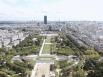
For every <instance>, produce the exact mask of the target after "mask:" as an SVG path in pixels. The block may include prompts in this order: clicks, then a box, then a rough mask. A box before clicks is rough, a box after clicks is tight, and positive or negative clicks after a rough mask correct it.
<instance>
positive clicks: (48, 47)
mask: <svg viewBox="0 0 103 77" xmlns="http://www.w3.org/2000/svg"><path fill="white" fill-rule="evenodd" d="M50 51H51V44H44V48H43V53H44V54H49V53H50Z"/></svg>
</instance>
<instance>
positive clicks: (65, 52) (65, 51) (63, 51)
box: [57, 48, 74, 55]
mask: <svg viewBox="0 0 103 77" xmlns="http://www.w3.org/2000/svg"><path fill="white" fill-rule="evenodd" d="M57 54H61V55H74V51H73V50H72V49H71V48H59V50H58V52H57Z"/></svg>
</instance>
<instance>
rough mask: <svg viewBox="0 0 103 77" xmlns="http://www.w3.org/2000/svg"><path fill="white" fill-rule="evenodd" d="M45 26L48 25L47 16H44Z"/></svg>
mask: <svg viewBox="0 0 103 77" xmlns="http://www.w3.org/2000/svg"><path fill="white" fill-rule="evenodd" d="M44 24H47V16H44Z"/></svg>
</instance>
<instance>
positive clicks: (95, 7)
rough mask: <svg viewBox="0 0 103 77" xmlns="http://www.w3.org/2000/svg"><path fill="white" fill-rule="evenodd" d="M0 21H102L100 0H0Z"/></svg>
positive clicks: (102, 2) (102, 12) (102, 4)
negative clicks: (44, 19) (46, 17)
mask: <svg viewBox="0 0 103 77" xmlns="http://www.w3.org/2000/svg"><path fill="white" fill-rule="evenodd" d="M0 6H1V7H0V21H4V20H15V21H16V20H19V21H21V20H40V21H43V16H44V15H47V16H48V20H50V21H52V20H54V21H55V20H56V21H58V20H61V21H69V20H92V21H103V11H102V7H103V1H102V0H95V1H94V0H76V1H75V0H22V1H21V0H0Z"/></svg>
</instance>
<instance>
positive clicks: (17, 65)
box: [0, 35, 42, 77]
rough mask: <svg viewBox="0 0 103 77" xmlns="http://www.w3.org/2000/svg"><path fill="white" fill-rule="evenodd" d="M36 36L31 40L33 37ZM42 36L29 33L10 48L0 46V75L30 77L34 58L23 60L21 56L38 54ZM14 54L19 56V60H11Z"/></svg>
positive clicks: (4, 76)
mask: <svg viewBox="0 0 103 77" xmlns="http://www.w3.org/2000/svg"><path fill="white" fill-rule="evenodd" d="M34 37H35V38H37V40H36V41H33V40H32V39H33V38H34ZM41 42H42V37H39V36H38V35H29V36H28V37H26V38H25V39H24V40H23V41H21V42H20V43H19V44H18V45H16V46H13V48H12V49H8V50H7V49H6V48H5V47H3V48H0V77H27V76H28V77H30V75H31V70H32V69H33V67H34V64H35V61H34V60H31V61H29V60H24V59H22V56H26V55H30V54H38V53H39V49H40V47H41ZM16 55H20V56H21V61H12V58H13V57H14V56H16Z"/></svg>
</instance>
